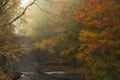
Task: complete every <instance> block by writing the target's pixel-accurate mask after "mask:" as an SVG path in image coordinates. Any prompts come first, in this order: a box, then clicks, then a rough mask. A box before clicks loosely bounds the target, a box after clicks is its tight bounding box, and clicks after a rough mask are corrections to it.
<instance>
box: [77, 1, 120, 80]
mask: <svg viewBox="0 0 120 80" xmlns="http://www.w3.org/2000/svg"><path fill="white" fill-rule="evenodd" d="M76 20H77V21H78V22H80V23H81V24H83V25H84V27H83V28H82V29H81V30H80V32H79V34H80V36H79V40H80V48H79V53H78V54H76V57H77V58H78V60H79V61H80V62H81V63H83V64H82V65H81V67H80V70H79V71H80V72H81V73H83V74H84V75H85V77H86V80H119V78H120V75H119V73H120V63H119V61H120V59H119V56H120V32H119V30H120V1H119V0H85V3H84V5H81V6H80V7H79V9H77V11H76Z"/></svg>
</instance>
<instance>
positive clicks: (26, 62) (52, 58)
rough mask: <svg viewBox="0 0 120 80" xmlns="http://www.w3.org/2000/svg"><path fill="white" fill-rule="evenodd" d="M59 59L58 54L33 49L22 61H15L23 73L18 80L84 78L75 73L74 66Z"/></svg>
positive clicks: (78, 79)
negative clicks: (62, 63) (59, 61)
mask: <svg viewBox="0 0 120 80" xmlns="http://www.w3.org/2000/svg"><path fill="white" fill-rule="evenodd" d="M58 60H59V58H57V56H56V55H51V54H48V53H46V52H42V51H35V50H33V51H32V52H31V53H30V54H28V55H23V56H21V57H20V61H16V62H13V66H14V70H15V71H17V72H21V73H22V75H21V77H20V78H19V79H18V80H83V79H81V76H80V75H78V74H75V73H73V72H74V69H73V68H71V67H70V66H69V65H61V64H59V63H58Z"/></svg>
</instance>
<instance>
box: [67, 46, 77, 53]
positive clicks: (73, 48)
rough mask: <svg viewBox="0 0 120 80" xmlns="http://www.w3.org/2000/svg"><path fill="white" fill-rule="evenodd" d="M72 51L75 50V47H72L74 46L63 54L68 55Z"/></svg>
mask: <svg viewBox="0 0 120 80" xmlns="http://www.w3.org/2000/svg"><path fill="white" fill-rule="evenodd" d="M74 50H75V47H74V46H72V47H69V48H68V49H67V50H66V51H65V54H67V55H69V54H70V53H72V52H73V51H74Z"/></svg>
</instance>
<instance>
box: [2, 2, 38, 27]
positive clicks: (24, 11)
mask: <svg viewBox="0 0 120 80" xmlns="http://www.w3.org/2000/svg"><path fill="white" fill-rule="evenodd" d="M35 1H36V0H34V1H33V2H31V3H30V4H29V5H27V6H26V7H25V8H24V10H23V12H22V13H21V14H20V15H18V16H17V17H15V18H14V19H12V20H10V21H9V22H8V23H6V24H3V25H2V26H0V28H3V27H5V26H7V25H10V24H12V23H13V22H15V21H16V20H17V19H19V18H20V17H21V16H23V15H24V14H25V13H26V11H27V9H28V8H29V7H30V6H32V5H33V4H34V3H35Z"/></svg>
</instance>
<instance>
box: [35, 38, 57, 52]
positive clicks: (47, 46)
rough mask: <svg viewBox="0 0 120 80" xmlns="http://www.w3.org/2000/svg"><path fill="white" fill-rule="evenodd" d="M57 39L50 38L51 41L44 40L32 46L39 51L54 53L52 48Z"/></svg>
mask: <svg viewBox="0 0 120 80" xmlns="http://www.w3.org/2000/svg"><path fill="white" fill-rule="evenodd" d="M57 39H58V38H57V37H54V38H51V39H48V40H47V39H44V40H42V41H41V42H35V43H34V44H33V45H34V46H35V47H36V48H38V49H41V50H48V51H49V52H50V53H55V51H54V47H55V46H56V43H57V41H58V40H57Z"/></svg>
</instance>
